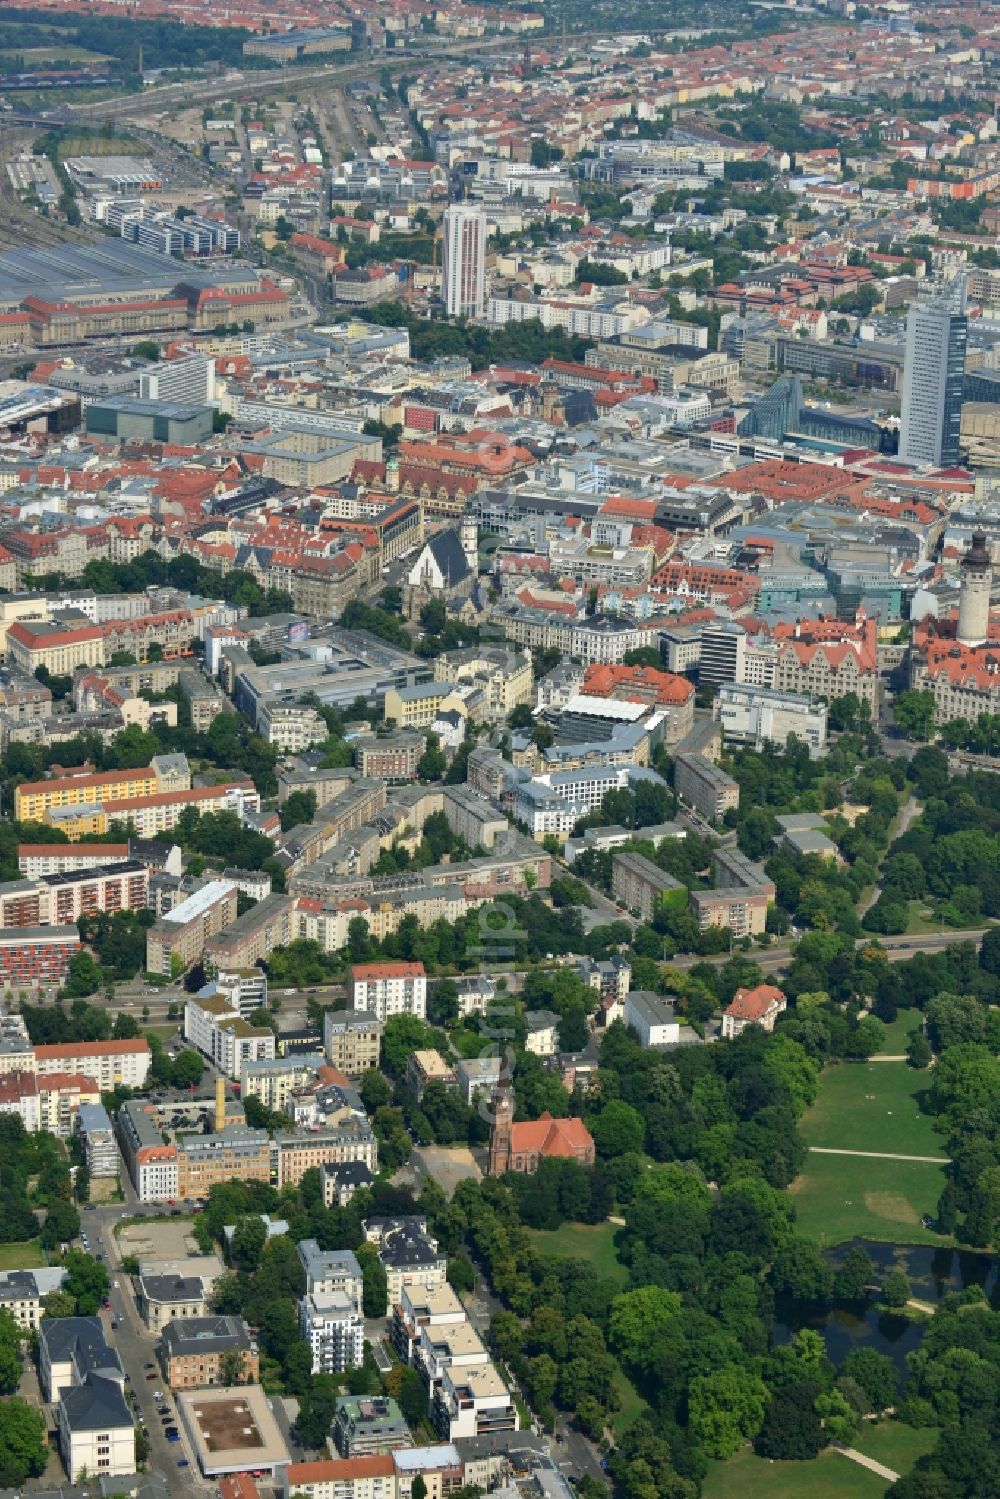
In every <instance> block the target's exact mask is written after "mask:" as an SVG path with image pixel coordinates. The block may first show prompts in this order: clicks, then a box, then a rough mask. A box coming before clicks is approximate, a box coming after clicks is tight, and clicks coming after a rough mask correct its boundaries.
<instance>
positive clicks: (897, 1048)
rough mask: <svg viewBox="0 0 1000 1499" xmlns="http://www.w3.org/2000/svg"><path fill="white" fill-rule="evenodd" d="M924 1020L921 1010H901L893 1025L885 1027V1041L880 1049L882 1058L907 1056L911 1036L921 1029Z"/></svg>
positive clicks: (878, 1053) (879, 1053)
mask: <svg viewBox="0 0 1000 1499" xmlns="http://www.w3.org/2000/svg"><path fill="white" fill-rule="evenodd" d="M922 1019H923V1016H922V1015H921V1013H920V1011H919V1010H900V1011H899V1013H898V1014H897V1016H896V1018H895V1020H894V1021H893V1022H892V1024H891V1025H887V1026H886V1027H885V1040H884V1041H883V1042H882V1045H881V1046H880V1047H879V1049H878V1052H877V1055H878V1056H880V1057H901V1056H904V1055H905V1054H906V1048H907V1046H908V1045H909V1044H910V1036H911V1035H912V1033H913V1032H914V1031H918V1030H919V1029H920V1022H921V1020H922Z"/></svg>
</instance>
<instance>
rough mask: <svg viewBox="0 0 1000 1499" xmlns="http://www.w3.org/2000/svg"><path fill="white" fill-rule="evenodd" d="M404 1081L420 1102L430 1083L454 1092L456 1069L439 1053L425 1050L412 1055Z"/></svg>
mask: <svg viewBox="0 0 1000 1499" xmlns="http://www.w3.org/2000/svg"><path fill="white" fill-rule="evenodd" d="M403 1081H404V1086H405V1087H407V1088H408V1089H409V1091H410V1092H411V1093H412V1094H413V1095H414V1097H415V1098H417V1099H418V1100H419V1099H421V1098H423V1096H424V1089H425V1088H426V1087H427V1085H428V1084H429V1083H440V1084H441V1085H442V1086H443V1087H444V1088H447V1089H448V1090H454V1088H455V1086H456V1078H455V1069H454V1067H452V1065H451V1063H450V1062H446V1061H445V1059H444V1057H443V1056H442V1055H441V1053H440V1052H439V1051H434V1050H433V1048H425V1049H423V1050H420V1051H414V1052H412V1053H411V1054H410V1056H409V1058H408V1059H407V1063H406V1073H405V1075H404V1079H403Z"/></svg>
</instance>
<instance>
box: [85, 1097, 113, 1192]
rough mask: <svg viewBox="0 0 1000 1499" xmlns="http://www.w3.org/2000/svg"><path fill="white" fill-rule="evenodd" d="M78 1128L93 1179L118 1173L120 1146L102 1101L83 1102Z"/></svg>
mask: <svg viewBox="0 0 1000 1499" xmlns="http://www.w3.org/2000/svg"><path fill="white" fill-rule="evenodd" d="M75 1123H76V1130H77V1133H78V1134H79V1136H80V1138H81V1140H82V1141H83V1149H84V1155H85V1158H86V1162H87V1170H88V1171H89V1172H90V1175H91V1179H92V1180H96V1179H97V1178H98V1177H102V1176H107V1177H115V1176H117V1175H118V1163H119V1157H118V1147H117V1145H116V1144H115V1132H114V1128H113V1126H112V1123H111V1116H110V1115H109V1114H108V1111H107V1109H106V1108H105V1107H104V1105H103V1104H102V1103H100V1102H99V1101H98V1102H95V1103H81V1104H80V1106H79V1108H78V1109H77V1113H76V1121H75Z"/></svg>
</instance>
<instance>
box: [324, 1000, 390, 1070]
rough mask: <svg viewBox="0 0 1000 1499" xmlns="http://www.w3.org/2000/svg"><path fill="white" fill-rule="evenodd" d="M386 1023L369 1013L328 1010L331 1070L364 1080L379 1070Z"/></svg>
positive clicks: (326, 1044) (326, 1029) (327, 1043)
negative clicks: (364, 1076)
mask: <svg viewBox="0 0 1000 1499" xmlns="http://www.w3.org/2000/svg"><path fill="white" fill-rule="evenodd" d="M383 1029H384V1022H383V1021H381V1020H380V1019H379V1017H378V1016H377V1015H373V1014H372V1013H371V1012H370V1011H369V1010H327V1011H325V1013H324V1015H323V1051H324V1053H325V1055H326V1060H327V1061H328V1062H329V1064H330V1066H331V1067H336V1068H337V1069H338V1071H340V1072H346V1074H347V1076H348V1077H361V1076H362V1075H363V1074H364V1073H365V1072H367V1070H368V1068H369V1067H377V1066H378V1062H379V1055H380V1053H381V1049H382V1031H383Z"/></svg>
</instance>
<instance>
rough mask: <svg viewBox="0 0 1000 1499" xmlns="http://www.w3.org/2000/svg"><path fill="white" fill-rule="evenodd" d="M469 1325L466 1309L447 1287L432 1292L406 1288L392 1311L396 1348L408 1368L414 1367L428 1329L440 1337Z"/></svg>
mask: <svg viewBox="0 0 1000 1499" xmlns="http://www.w3.org/2000/svg"><path fill="white" fill-rule="evenodd" d="M467 1321H468V1318H467V1316H466V1313H465V1308H464V1306H463V1305H462V1303H461V1301H460V1300H459V1299H458V1297H457V1295H456V1294H455V1292H454V1291H453V1290H452V1288H451V1286H449V1285H448V1284H447V1283H446V1284H445V1285H443V1286H437V1287H435V1288H434V1289H432V1290H427V1289H426V1287H424V1286H404V1287H403V1289H402V1291H401V1293H400V1297H399V1300H398V1301H397V1302H396V1304H395V1306H394V1307H393V1309H392V1327H391V1330H390V1336H391V1339H392V1346H393V1348H394V1349H395V1350H396V1354H397V1356H398V1357H399V1359H400V1360H401V1361H402V1362H403V1363H404V1364H413V1363H414V1358H415V1355H416V1352H417V1349H418V1348H419V1346H420V1340H421V1338H422V1337H423V1334H424V1331H425V1329H430V1331H431V1332H432V1333H434V1334H435V1335H436V1334H438V1333H440V1332H442V1331H445V1330H447V1329H448V1328H453V1327H459V1326H461V1324H462V1323H464V1322H467Z"/></svg>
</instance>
